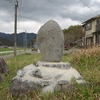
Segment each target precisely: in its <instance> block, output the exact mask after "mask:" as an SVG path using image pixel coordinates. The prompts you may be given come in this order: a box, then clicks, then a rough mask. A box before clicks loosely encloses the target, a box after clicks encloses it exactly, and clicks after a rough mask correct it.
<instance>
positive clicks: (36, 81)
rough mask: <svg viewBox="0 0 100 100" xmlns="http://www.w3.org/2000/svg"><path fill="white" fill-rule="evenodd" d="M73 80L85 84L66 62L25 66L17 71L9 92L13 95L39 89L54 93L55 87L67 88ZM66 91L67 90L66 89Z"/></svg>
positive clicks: (37, 63)
mask: <svg viewBox="0 0 100 100" xmlns="http://www.w3.org/2000/svg"><path fill="white" fill-rule="evenodd" d="M73 79H74V80H76V82H77V83H79V84H83V83H86V82H85V80H84V79H83V77H82V76H81V75H80V74H79V72H78V71H77V70H76V69H74V68H72V66H71V64H70V63H67V62H58V63H57V62H56V63H55V62H52V63H51V62H41V61H38V62H36V63H35V64H34V65H33V64H30V65H28V66H25V67H24V68H23V69H22V70H18V71H17V75H16V76H15V77H14V78H13V80H12V83H11V86H10V91H11V93H12V94H13V95H16V94H18V93H23V92H27V91H29V90H34V89H37V88H38V87H39V88H40V91H41V92H52V93H53V92H54V91H55V90H57V87H60V86H61V87H65V86H66V88H67V87H69V85H71V84H72V82H73ZM66 90H67V89H66Z"/></svg>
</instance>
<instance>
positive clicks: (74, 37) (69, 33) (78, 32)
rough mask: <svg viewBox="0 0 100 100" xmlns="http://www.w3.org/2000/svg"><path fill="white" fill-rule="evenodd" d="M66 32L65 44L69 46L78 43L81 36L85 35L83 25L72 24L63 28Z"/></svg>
mask: <svg viewBox="0 0 100 100" xmlns="http://www.w3.org/2000/svg"><path fill="white" fill-rule="evenodd" d="M63 33H64V40H65V41H64V44H67V45H69V46H73V45H78V44H79V41H80V40H81V37H82V36H83V32H82V26H81V25H74V26H70V27H69V28H68V29H63Z"/></svg>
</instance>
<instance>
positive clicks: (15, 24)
mask: <svg viewBox="0 0 100 100" xmlns="http://www.w3.org/2000/svg"><path fill="white" fill-rule="evenodd" d="M17 8H18V1H17V0H16V3H15V23H14V57H16V46H17V43H16V34H17Z"/></svg>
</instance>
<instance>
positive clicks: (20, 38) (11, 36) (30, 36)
mask: <svg viewBox="0 0 100 100" xmlns="http://www.w3.org/2000/svg"><path fill="white" fill-rule="evenodd" d="M26 34H27V43H28V42H29V41H31V40H32V39H34V38H35V37H36V34H35V33H26ZM0 38H2V39H5V41H6V40H8V41H11V42H12V43H14V34H6V33H2V32H0ZM16 38H17V45H18V46H23V43H24V39H25V32H21V33H19V34H17V36H16ZM3 42H4V41H3ZM12 45H13V44H12Z"/></svg>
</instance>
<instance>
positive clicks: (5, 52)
mask: <svg viewBox="0 0 100 100" xmlns="http://www.w3.org/2000/svg"><path fill="white" fill-rule="evenodd" d="M22 51H24V50H17V52H22ZM9 53H14V50H12V51H2V52H0V55H2V54H9Z"/></svg>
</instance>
